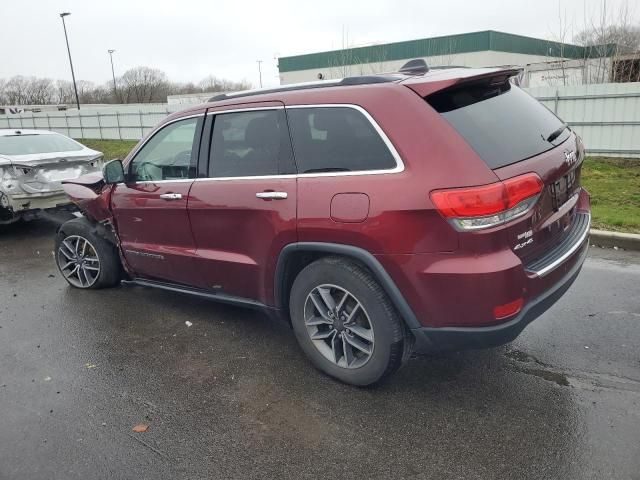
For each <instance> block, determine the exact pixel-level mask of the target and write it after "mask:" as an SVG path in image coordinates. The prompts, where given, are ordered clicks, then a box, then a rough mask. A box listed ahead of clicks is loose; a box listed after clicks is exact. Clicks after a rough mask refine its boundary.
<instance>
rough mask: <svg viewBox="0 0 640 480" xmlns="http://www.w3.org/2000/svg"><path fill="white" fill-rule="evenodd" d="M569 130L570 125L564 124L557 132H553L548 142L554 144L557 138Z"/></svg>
mask: <svg viewBox="0 0 640 480" xmlns="http://www.w3.org/2000/svg"><path fill="white" fill-rule="evenodd" d="M567 128H569V125H567V124H566V123H563V124H562V125H561V126H560V127H559V128H558V129H557V130H554V131H553V132H551V135H549V136H548V137H547V142H553V141H554V140H555V139H556V138H558V137H559V136H560V135H561V134H562V132H564V131H565V130H566V129H567Z"/></svg>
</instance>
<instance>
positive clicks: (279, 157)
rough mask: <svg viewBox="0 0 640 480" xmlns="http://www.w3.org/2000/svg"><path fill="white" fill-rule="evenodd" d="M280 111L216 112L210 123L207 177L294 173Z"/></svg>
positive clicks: (283, 119)
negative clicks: (211, 123)
mask: <svg viewBox="0 0 640 480" xmlns="http://www.w3.org/2000/svg"><path fill="white" fill-rule="evenodd" d="M293 165H294V164H293V154H292V151H291V145H290V140H289V135H288V130H287V125H286V121H285V115H284V111H283V110H282V109H278V110H255V111H247V112H237V113H220V114H217V115H216V116H215V119H214V122H213V134H212V139H211V154H210V158H209V177H217V178H221V177H246V176H261V175H278V174H284V173H295V168H294V166H293Z"/></svg>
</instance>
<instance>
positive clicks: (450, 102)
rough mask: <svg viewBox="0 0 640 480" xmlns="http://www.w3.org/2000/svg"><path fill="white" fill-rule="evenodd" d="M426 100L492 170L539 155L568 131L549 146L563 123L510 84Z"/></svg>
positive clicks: (455, 91) (460, 90)
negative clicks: (549, 140) (552, 137)
mask: <svg viewBox="0 0 640 480" xmlns="http://www.w3.org/2000/svg"><path fill="white" fill-rule="evenodd" d="M426 100H427V102H428V103H429V104H430V105H431V106H432V107H433V108H434V109H435V110H436V111H438V112H439V113H440V114H442V116H443V117H444V118H445V119H446V120H447V121H448V122H449V123H450V124H451V125H452V126H453V128H455V129H456V130H457V131H458V133H460V135H462V136H463V137H464V139H465V140H466V141H467V143H468V144H469V145H470V146H471V147H472V148H473V149H474V150H475V151H476V152H477V153H478V155H479V156H480V157H481V158H482V159H483V160H484V161H485V163H486V164H487V165H488V166H489V167H490V168H492V169H494V168H500V167H504V166H505V165H510V164H512V163H516V162H519V161H521V160H524V159H526V158H529V157H533V156H535V155H539V154H540V153H542V152H545V151H547V150H550V149H551V148H553V147H554V146H556V145H559V144H560V143H562V142H563V141H565V140H566V139H567V137H568V135H569V130H568V129H567V130H565V131H564V132H563V133H562V134H561V135H560V136H559V137H558V138H556V139H555V140H554V141H553V143H550V142H548V141H547V140H546V138H548V137H549V135H550V134H551V133H552V132H554V131H555V130H557V129H558V128H560V127H561V126H562V124H563V123H562V121H561V120H560V119H559V118H558V117H556V116H555V115H554V114H553V113H552V112H551V111H550V110H549V109H548V108H546V107H545V106H544V105H542V104H541V103H540V102H538V101H537V100H536V99H535V98H533V97H532V96H530V95H529V94H528V93H526V92H524V91H523V90H521V89H520V88H518V87H516V86H514V85H511V83H509V82H505V83H502V84H499V85H487V84H483V85H473V86H468V87H465V88H458V89H452V90H445V91H443V92H437V93H435V94H433V95H430V96H429V97H427V98H426Z"/></svg>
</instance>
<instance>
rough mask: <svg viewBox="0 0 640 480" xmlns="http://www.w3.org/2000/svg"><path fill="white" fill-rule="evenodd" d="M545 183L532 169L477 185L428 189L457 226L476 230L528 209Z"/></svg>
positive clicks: (498, 223)
mask: <svg viewBox="0 0 640 480" xmlns="http://www.w3.org/2000/svg"><path fill="white" fill-rule="evenodd" d="M543 186H544V184H543V183H542V180H541V179H540V177H539V176H538V175H536V174H535V173H526V174H524V175H519V176H517V177H513V178H509V179H507V180H503V181H501V182H496V183H491V184H489V185H482V186H479V187H466V188H451V189H447V190H435V191H433V192H431V200H432V201H433V203H434V205H435V206H436V208H437V209H438V211H439V212H440V213H441V214H442V216H444V217H445V218H446V219H447V220H449V221H450V222H451V224H452V225H453V226H454V227H455V228H456V229H458V230H462V231H464V230H478V229H482V228H490V227H494V226H496V225H500V224H502V223H505V222H508V221H510V220H513V219H514V218H517V217H519V216H522V215H524V214H525V213H527V212H528V211H529V210H530V209H531V207H533V205H534V204H535V202H536V200H537V199H538V196H539V195H540V192H541V191H542V188H543Z"/></svg>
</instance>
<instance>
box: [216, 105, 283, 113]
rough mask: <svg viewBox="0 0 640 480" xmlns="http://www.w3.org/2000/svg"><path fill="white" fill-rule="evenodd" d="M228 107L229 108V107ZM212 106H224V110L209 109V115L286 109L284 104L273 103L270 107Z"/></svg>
mask: <svg viewBox="0 0 640 480" xmlns="http://www.w3.org/2000/svg"><path fill="white" fill-rule="evenodd" d="M227 107H228V108H227ZM211 108H223V109H224V110H213V111H212V110H207V115H222V114H225V113H242V112H258V111H261V110H284V105H272V106H270V107H245V108H233V105H228V106H227V105H223V106H221V107H211Z"/></svg>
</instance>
